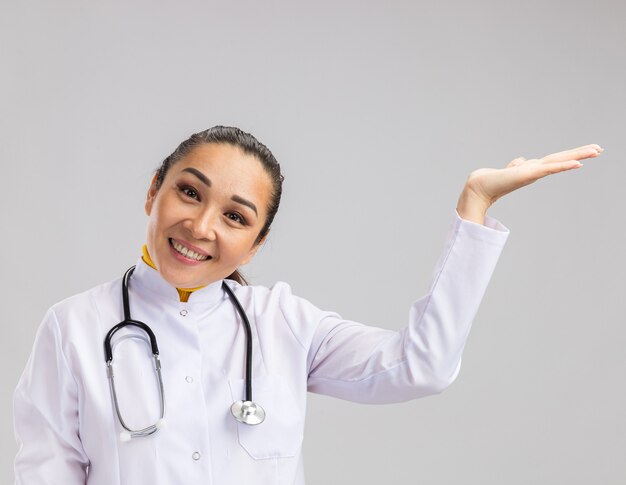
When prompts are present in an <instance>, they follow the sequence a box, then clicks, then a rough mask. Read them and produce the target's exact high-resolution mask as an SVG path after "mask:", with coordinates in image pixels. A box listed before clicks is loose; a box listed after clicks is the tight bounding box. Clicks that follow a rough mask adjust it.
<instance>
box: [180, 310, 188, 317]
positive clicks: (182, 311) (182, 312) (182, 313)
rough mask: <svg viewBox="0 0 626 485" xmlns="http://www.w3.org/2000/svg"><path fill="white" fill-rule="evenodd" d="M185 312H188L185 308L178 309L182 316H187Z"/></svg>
mask: <svg viewBox="0 0 626 485" xmlns="http://www.w3.org/2000/svg"><path fill="white" fill-rule="evenodd" d="M187 313H188V312H187V310H181V311H180V314H181V315H182V316H183V317H186V316H187Z"/></svg>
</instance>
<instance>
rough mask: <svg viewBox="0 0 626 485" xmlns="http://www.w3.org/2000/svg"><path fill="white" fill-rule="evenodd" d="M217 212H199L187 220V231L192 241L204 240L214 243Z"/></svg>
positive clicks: (209, 210) (207, 210)
mask: <svg viewBox="0 0 626 485" xmlns="http://www.w3.org/2000/svg"><path fill="white" fill-rule="evenodd" d="M218 216H219V214H217V211H215V210H212V209H206V210H203V211H199V212H198V213H197V214H196V215H195V217H192V218H190V219H189V225H188V229H189V231H190V232H191V235H192V236H193V238H194V239H198V240H199V239H206V240H208V241H215V240H216V239H217V225H218V223H219V222H218Z"/></svg>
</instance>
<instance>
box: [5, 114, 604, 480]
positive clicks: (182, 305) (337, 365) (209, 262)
mask: <svg viewBox="0 0 626 485" xmlns="http://www.w3.org/2000/svg"><path fill="white" fill-rule="evenodd" d="M601 152H602V149H601V148H600V147H599V146H598V145H586V146H582V147H579V148H575V149H572V150H567V151H563V152H559V153H554V154H551V155H547V156H545V157H543V158H541V159H531V160H525V159H524V158H516V159H515V160H513V161H512V162H510V163H509V164H508V165H507V166H506V167H505V168H502V169H488V168H483V169H480V170H476V171H475V172H472V174H471V175H470V176H469V178H468V180H467V182H466V185H465V187H464V189H463V191H462V193H461V195H460V197H459V200H458V204H457V207H456V211H455V214H454V218H453V221H452V224H451V227H450V230H449V233H448V238H447V241H446V243H445V247H444V249H443V253H442V255H441V257H440V259H439V261H438V263H437V265H436V268H435V271H434V274H433V278H432V283H431V285H430V289H429V291H428V293H427V294H426V295H425V296H423V297H422V298H420V299H419V300H417V301H416V302H415V303H414V304H413V306H412V307H411V308H410V311H409V319H408V325H407V326H406V327H405V328H403V329H402V330H400V331H398V332H394V331H390V330H383V329H380V328H374V327H368V326H365V325H362V324H360V323H357V322H353V321H349V320H346V319H343V318H342V317H340V316H339V315H338V314H336V313H333V312H329V311H322V310H320V309H318V308H316V307H315V306H313V305H312V304H311V303H309V302H308V301H307V300H305V299H302V298H299V297H297V296H295V295H293V294H292V293H291V290H290V288H289V286H288V285H287V284H285V283H277V284H276V285H274V286H273V287H272V288H265V287H261V286H248V285H246V284H245V281H244V280H243V279H242V278H241V275H240V274H239V273H238V268H239V266H241V265H243V264H246V263H247V262H248V261H250V260H251V258H252V257H253V256H254V254H255V253H256V252H257V250H258V249H259V247H260V246H261V244H262V243H263V242H264V240H265V238H266V237H267V234H268V230H269V228H270V225H271V223H272V220H273V218H274V215H275V214H276V211H277V209H278V204H279V201H280V195H281V184H282V175H281V173H280V168H279V165H278V163H277V162H276V160H275V158H274V157H273V155H272V154H271V152H270V151H269V150H268V149H267V148H266V147H265V146H264V145H263V144H261V143H259V142H258V141H257V140H256V139H255V138H254V137H253V136H251V135H250V134H247V133H244V132H242V131H241V130H239V129H237V128H230V127H221V126H218V127H214V128H211V129H209V130H207V131H204V132H201V133H197V134H195V135H192V136H191V137H190V138H189V139H188V140H186V141H184V142H183V143H181V145H180V146H179V147H178V148H177V149H176V150H175V151H174V153H173V154H172V155H170V156H169V157H167V158H166V159H165V161H164V162H163V164H162V166H161V167H160V168H159V169H158V170H157V173H156V175H155V176H154V178H153V180H152V183H151V185H150V188H149V190H148V194H147V199H146V204H145V210H146V214H147V215H148V216H149V222H148V230H147V238H146V244H145V245H144V247H143V250H142V255H141V256H140V257H139V258H138V259H137V262H136V266H135V269H134V271H133V272H132V274H130V275H129V276H128V277H127V279H126V283H127V288H128V303H127V304H126V305H125V304H124V303H123V301H122V287H123V278H121V277H120V278H118V279H116V280H114V281H111V282H108V283H105V284H103V285H100V286H98V287H95V288H93V289H91V290H88V291H86V292H84V293H81V294H78V295H75V296H73V297H71V298H68V299H66V300H63V301H61V302H59V303H57V304H56V305H53V306H52V307H51V308H50V310H49V311H48V312H47V314H46V316H45V318H44V320H43V322H42V324H41V326H40V328H39V330H38V333H37V337H36V340H35V344H34V347H33V351H32V354H31V356H30V359H29V361H28V363H27V366H26V369H25V371H24V373H23V375H22V377H21V379H20V381H19V383H18V386H17V389H16V391H15V394H14V413H15V432H16V437H17V440H18V444H19V451H18V454H17V457H16V460H15V473H16V484H23V485H35V484H63V485H75V484H76V485H77V484H85V483H87V484H90V485H120V484H132V485H144V484H145V485H148V484H149V485H156V484H164V485H172V484H179V483H180V484H183V483H184V484H186V485H190V484H198V485H199V484H206V483H213V484H217V485H220V484H235V483H254V484H257V485H262V484H303V483H304V472H303V466H302V457H301V445H302V433H303V428H304V415H305V402H306V393H307V391H311V392H317V393H321V394H327V395H331V396H336V397H339V398H342V399H348V400H352V401H356V402H362V403H389V402H398V401H404V400H409V399H415V398H418V397H422V396H426V395H429V394H434V393H438V392H441V391H442V390H443V389H444V388H446V387H447V386H448V385H449V384H450V383H451V382H452V381H453V380H454V379H455V377H456V375H457V373H458V372H459V366H460V361H461V353H462V351H463V347H464V345H465V341H466V339H467V336H468V332H469V330H470V325H471V323H472V320H473V318H474V315H475V314H476V311H477V309H478V306H479V303H480V301H481V298H482V296H483V293H484V291H485V289H486V287H487V283H488V281H489V279H490V277H491V274H492V272H493V270H494V267H495V265H496V261H497V259H498V257H499V255H500V252H501V250H502V248H503V246H504V244H505V241H506V239H507V236H508V229H507V228H506V227H504V226H503V225H502V224H500V223H499V222H498V221H497V220H495V219H493V218H491V217H489V216H487V215H486V212H487V209H488V208H489V207H490V206H491V205H492V204H493V203H494V202H495V201H496V200H497V199H499V198H500V197H502V196H503V195H505V194H507V193H509V192H511V191H513V190H516V189H518V188H520V187H522V186H524V185H528V184H530V183H532V182H534V181H536V180H538V179H540V178H542V177H545V176H546V175H550V174H554V173H559V172H562V171H566V170H570V169H575V168H578V167H580V166H581V164H580V162H579V160H582V159H586V158H591V157H596V156H598V155H599V154H600V153H601ZM223 282H225V284H223ZM229 289H230V290H232V293H233V296H231V295H230V292H229V291H228V290H229ZM237 301H238V302H239V303H240V305H241V307H242V308H241V310H242V311H239V310H238V308H237ZM125 306H127V308H124V307H125ZM243 315H247V318H248V319H249V324H250V333H249V336H248V335H247V331H246V325H245V322H244V317H243ZM125 318H130V319H132V320H135V321H140V322H142V323H145V324H147V325H148V327H149V328H150V329H151V331H152V332H153V333H154V335H155V337H156V339H157V340H158V343H159V344H160V348H159V351H160V353H159V359H158V360H156V359H153V355H152V353H153V351H152V349H151V346H150V341H149V339H148V336H147V335H148V334H147V333H146V331H145V330H144V329H142V328H140V327H139V326H132V325H128V326H125V327H123V328H121V329H120V330H119V331H117V332H116V333H115V334H114V335H112V336H110V337H111V338H110V340H111V353H112V357H113V360H112V365H111V368H112V371H113V372H114V375H115V380H114V382H115V387H114V389H115V393H114V392H113V387H112V386H111V385H110V378H109V367H108V366H107V365H106V364H105V352H104V347H103V342H104V340H105V337H107V333H109V331H110V330H111V329H112V328H113V327H114V326H115V325H116V324H118V323H119V322H121V321H123V320H125ZM248 345H250V346H251V349H252V353H251V356H250V358H251V360H250V361H249V369H246V356H247V355H248V351H249V348H248ZM158 363H160V364H161V375H162V381H161V382H162V389H161V388H160V384H159V381H158V379H157V378H156V377H155V374H156V373H155V366H157V367H158ZM250 373H251V374H250ZM246 376H248V377H250V379H251V382H250V388H251V389H250V390H251V393H252V396H251V399H250V400H251V401H253V402H254V403H255V404H252V408H246V403H244V404H242V402H241V401H244V400H246V401H247V400H248V397H249V395H248V390H247V389H246V387H248V386H246ZM161 390H162V391H163V397H164V401H163V409H162V406H161V404H162V403H161V399H160V395H161V393H160V391H161ZM233 403H235V404H234V405H233ZM237 403H238V404H237ZM248 404H249V403H248ZM256 404H258V406H259V408H258V409H257V408H255V407H254V406H255V405H256ZM242 406H243V407H242ZM118 411H119V415H118ZM237 413H239V414H237ZM246 415H247V417H248V418H252V420H251V421H252V422H251V424H246V423H245V422H242V420H245V419H242V418H245V417H246ZM162 416H163V419H161V417H162ZM235 416H238V418H235ZM122 421H123V422H124V425H122ZM155 423H156V424H155ZM124 426H126V428H128V429H126V428H124ZM141 429H144V432H143V433H141V432H139V433H131V432H130V431H128V430H141ZM146 430H147V431H146Z"/></svg>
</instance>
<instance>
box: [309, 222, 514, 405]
mask: <svg viewBox="0 0 626 485" xmlns="http://www.w3.org/2000/svg"><path fill="white" fill-rule="evenodd" d="M508 234H509V230H508V229H507V228H506V227H505V226H503V225H502V224H501V223H500V222H498V221H497V220H496V219H493V218H491V217H487V218H486V220H485V225H481V224H477V223H474V222H471V221H467V220H464V219H461V218H460V217H459V215H458V213H456V211H455V217H454V221H453V223H452V225H451V226H450V229H449V232H448V237H447V239H446V243H445V247H444V250H443V253H442V254H441V256H440V258H439V260H438V262H437V264H436V266H435V270H434V272H433V275H432V279H431V284H430V289H429V290H428V292H427V294H426V295H424V296H423V297H422V298H420V299H419V300H417V301H416V302H415V303H414V304H413V305H412V306H411V308H410V310H409V318H408V325H407V326H406V327H404V328H402V329H401V330H400V331H391V330H386V329H381V328H376V327H369V326H366V325H362V324H360V323H357V322H352V321H348V320H344V319H342V318H341V317H340V316H339V315H337V314H335V313H326V314H323V315H322V316H321V318H320V320H319V324H318V325H317V328H316V331H315V334H314V335H313V339H312V344H311V346H310V349H309V357H308V364H309V367H308V369H309V375H308V390H309V391H311V392H315V393H320V394H327V395H330V396H335V397H339V398H342V399H347V400H350V401H356V402H362V403H390V402H401V401H407V400H410V399H415V398H418V397H423V396H426V395H429V394H436V393H439V392H441V391H442V390H443V389H445V388H446V387H447V386H448V385H449V384H450V383H452V381H454V379H455V378H456V376H457V374H458V372H459V368H460V365H461V354H462V352H463V348H464V346H465V342H466V340H467V337H468V334H469V331H470V327H471V324H472V321H473V319H474V316H475V315H476V312H477V311H478V306H479V304H480V302H481V299H482V297H483V295H484V293H485V290H486V288H487V284H488V283H489V280H490V278H491V275H492V273H493V271H494V269H495V265H496V262H497V260H498V258H499V256H500V253H501V251H502V249H503V247H504V244H505V242H506V239H507V238H508Z"/></svg>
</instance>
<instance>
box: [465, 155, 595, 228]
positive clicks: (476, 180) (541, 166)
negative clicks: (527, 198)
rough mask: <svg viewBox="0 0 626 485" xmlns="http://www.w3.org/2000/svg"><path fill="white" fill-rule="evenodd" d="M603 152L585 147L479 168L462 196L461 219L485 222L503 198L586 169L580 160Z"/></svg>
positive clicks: (468, 181)
mask: <svg viewBox="0 0 626 485" xmlns="http://www.w3.org/2000/svg"><path fill="white" fill-rule="evenodd" d="M603 151H604V149H603V148H601V147H600V146H599V145H595V144H592V145H585V146H582V147H578V148H574V149H571V150H565V151H563V152H557V153H552V154H550V155H546V156H545V157H543V158H539V159H536V158H533V159H530V160H526V159H525V158H524V157H519V158H516V159H515V160H512V161H511V162H509V164H508V165H507V166H506V167H505V168H499V169H498V168H480V169H478V170H475V171H473V172H472V173H471V174H470V176H469V178H468V179H467V182H466V183H465V187H464V189H463V192H462V193H461V196H460V197H459V204H458V206H457V211H458V212H459V215H460V216H461V217H464V214H466V215H467V217H464V218H466V219H469V220H474V221H475V222H479V223H480V224H482V223H483V217H484V214H485V213H486V211H487V209H488V208H489V207H491V205H493V203H494V202H495V201H496V200H498V199H499V198H500V197H502V196H503V195H506V194H508V193H510V192H513V191H514V190H517V189H519V188H520V187H524V186H525V185H529V184H532V183H533V182H535V181H537V180H539V179H540V178H543V177H545V176H546V175H552V174H555V173H559V172H565V171H567V170H572V169H575V168H580V167H582V166H583V164H582V163H580V162H579V160H584V159H585V158H594V157H597V156H598V155H600V154H601V153H602V152H603Z"/></svg>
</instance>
